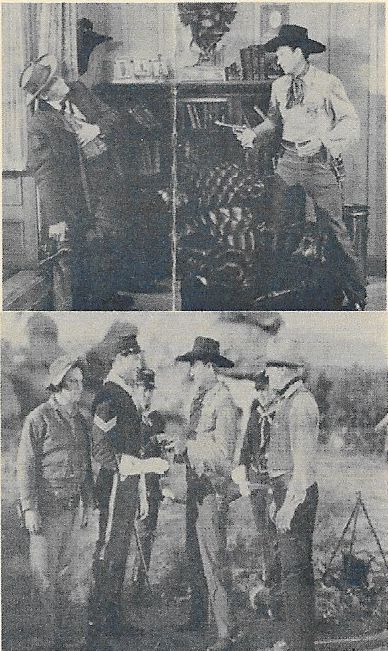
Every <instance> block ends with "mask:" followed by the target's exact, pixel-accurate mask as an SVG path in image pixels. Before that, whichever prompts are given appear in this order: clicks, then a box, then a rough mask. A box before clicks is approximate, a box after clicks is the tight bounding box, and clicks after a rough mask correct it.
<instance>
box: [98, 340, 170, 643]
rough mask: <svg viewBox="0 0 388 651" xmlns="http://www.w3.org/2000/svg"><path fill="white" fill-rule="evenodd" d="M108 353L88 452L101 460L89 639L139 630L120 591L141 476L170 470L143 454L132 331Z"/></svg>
mask: <svg viewBox="0 0 388 651" xmlns="http://www.w3.org/2000/svg"><path fill="white" fill-rule="evenodd" d="M112 353H113V354H112V358H113V361H112V366H111V370H110V372H109V373H108V376H107V378H106V380H105V382H104V387H103V389H102V390H101V391H100V393H99V394H98V395H97V397H96V399H95V402H94V406H93V411H94V424H93V430H92V455H93V457H94V459H95V461H96V462H97V463H98V464H99V465H100V471H99V473H98V477H97V482H96V497H97V501H98V506H99V509H100V523H99V525H100V526H99V538H98V541H97V545H96V550H95V557H94V590H93V596H92V599H91V604H90V605H91V622H90V624H91V626H90V633H91V638H92V641H91V643H93V639H95V637H96V636H98V635H99V634H100V633H104V634H107V635H110V636H113V637H116V636H120V635H128V636H134V635H141V634H142V632H143V631H142V630H141V629H139V628H138V627H136V626H134V625H132V624H127V625H125V624H124V622H123V619H122V614H121V607H120V602H121V592H122V587H123V582H124V577H125V569H126V562H127V557H128V554H129V548H130V542H131V538H132V533H133V529H134V523H135V518H136V514H137V511H138V507H139V502H140V504H143V503H144V498H145V495H144V493H145V479H144V478H145V475H146V474H147V473H156V474H163V473H164V472H165V471H166V470H167V469H168V464H167V462H165V461H163V460H162V459H161V458H142V452H143V450H142V447H143V441H142V427H141V422H142V420H141V409H139V408H138V407H137V406H136V404H135V400H134V395H135V392H136V378H137V376H138V373H139V371H140V370H141V369H142V368H143V367H144V362H143V357H142V351H141V348H140V346H139V344H138V342H137V338H136V335H129V336H125V337H120V338H119V340H118V342H117V343H116V345H115V347H114V350H113V351H112ZM142 489H143V491H142ZM91 648H92V647H91Z"/></svg>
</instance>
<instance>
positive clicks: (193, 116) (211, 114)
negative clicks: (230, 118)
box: [179, 98, 228, 129]
mask: <svg viewBox="0 0 388 651" xmlns="http://www.w3.org/2000/svg"><path fill="white" fill-rule="evenodd" d="M179 113H180V128H181V129H209V127H212V126H214V122H215V120H221V121H222V122H225V121H226V118H227V115H228V100H227V99H225V98H211V99H209V100H205V99H202V98H201V100H200V101H182V103H181V110H180V112H179Z"/></svg>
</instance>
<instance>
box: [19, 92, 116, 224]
mask: <svg viewBox="0 0 388 651" xmlns="http://www.w3.org/2000/svg"><path fill="white" fill-rule="evenodd" d="M69 87H70V92H69V94H68V99H69V100H71V102H72V103H73V104H75V105H76V106H77V107H78V108H79V110H80V111H81V112H82V113H83V114H84V116H85V118H86V120H87V121H88V122H90V123H91V124H97V125H98V126H99V127H100V130H101V134H102V135H103V136H104V137H105V140H106V142H107V145H108V150H110V151H111V152H112V155H114V150H115V148H116V147H117V142H118V140H119V135H118V132H117V128H118V116H117V114H116V112H115V111H113V110H112V109H111V108H109V107H108V106H107V105H106V104H104V103H103V102H101V100H100V99H99V98H97V97H96V95H94V94H93V93H92V92H91V91H90V90H88V89H87V88H86V86H84V84H82V82H79V81H78V82H75V83H73V84H69ZM112 164H113V163H112ZM28 169H29V170H30V171H31V173H32V174H33V175H34V177H35V179H36V182H37V185H38V188H39V196H40V203H41V210H42V213H43V222H44V226H48V225H50V224H55V223H58V222H61V221H65V222H66V223H68V224H72V223H74V222H75V221H76V220H77V219H79V218H80V216H82V214H86V213H87V211H88V206H87V204H86V200H85V180H84V179H85V175H86V167H85V163H84V162H83V160H82V155H81V153H80V149H79V146H78V144H77V139H76V136H75V134H74V133H73V132H71V131H69V130H68V128H67V127H66V121H65V118H64V117H63V116H62V114H61V113H60V111H57V110H55V109H54V108H53V107H51V106H50V105H49V104H48V103H47V102H44V101H41V102H40V108H39V109H38V110H37V111H36V112H35V114H34V115H33V117H32V118H31V120H30V123H29V127H28Z"/></svg>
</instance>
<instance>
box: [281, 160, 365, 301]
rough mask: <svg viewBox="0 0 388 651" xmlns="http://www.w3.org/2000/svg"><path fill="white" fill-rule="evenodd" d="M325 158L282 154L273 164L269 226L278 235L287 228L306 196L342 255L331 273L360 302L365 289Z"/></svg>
mask: <svg viewBox="0 0 388 651" xmlns="http://www.w3.org/2000/svg"><path fill="white" fill-rule="evenodd" d="M327 156H328V155H327V152H326V150H322V151H321V152H318V153H317V154H315V155H314V156H305V157H300V156H298V154H297V152H296V151H290V150H285V151H284V152H283V154H282V156H281V157H280V158H279V161H278V164H277V168H276V174H275V181H274V188H273V204H272V214H273V225H274V227H275V230H276V231H277V232H278V233H279V235H280V234H281V233H282V231H283V230H284V228H285V227H286V226H287V225H291V223H292V222H295V221H298V216H297V215H296V214H295V207H296V206H299V207H300V206H301V193H305V194H306V195H307V196H310V197H311V199H312V200H313V203H314V207H315V213H316V221H317V222H318V224H319V226H320V227H321V228H322V231H323V232H324V233H328V234H329V235H330V236H331V237H332V238H333V241H334V242H335V244H336V245H337V246H339V247H340V251H341V253H342V258H341V259H340V263H341V264H340V265H338V266H339V267H342V269H341V268H338V269H333V272H334V273H337V274H338V275H339V276H341V278H342V279H343V280H345V283H347V284H349V283H350V284H351V285H352V287H351V289H353V291H354V292H355V293H356V294H357V295H358V297H359V299H360V300H363V299H364V298H365V290H364V281H363V277H362V273H361V269H360V264H359V261H358V259H357V256H356V254H355V251H354V248H353V245H352V242H351V240H350V237H349V235H348V232H347V230H346V227H345V224H344V222H343V219H342V212H343V206H342V196H341V190H340V187H339V185H338V182H337V180H336V178H335V175H334V173H333V171H332V169H331V166H330V161H329V160H327ZM337 257H339V256H337Z"/></svg>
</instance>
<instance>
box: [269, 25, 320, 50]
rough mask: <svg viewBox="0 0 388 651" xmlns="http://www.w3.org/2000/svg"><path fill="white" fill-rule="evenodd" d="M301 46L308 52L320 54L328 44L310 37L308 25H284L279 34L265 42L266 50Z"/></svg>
mask: <svg viewBox="0 0 388 651" xmlns="http://www.w3.org/2000/svg"><path fill="white" fill-rule="evenodd" d="M283 46H288V47H293V48H294V47H300V49H301V50H303V51H304V52H306V54H320V53H321V52H324V51H325V50H326V46H325V45H323V43H320V42H319V41H314V40H313V39H311V38H309V36H308V31H307V29H306V27H300V26H299V25H282V26H281V27H280V30H279V34H278V35H277V36H275V38H271V40H270V41H268V42H267V43H265V44H264V49H265V50H266V52H276V50H277V49H278V48H279V47H283Z"/></svg>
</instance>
